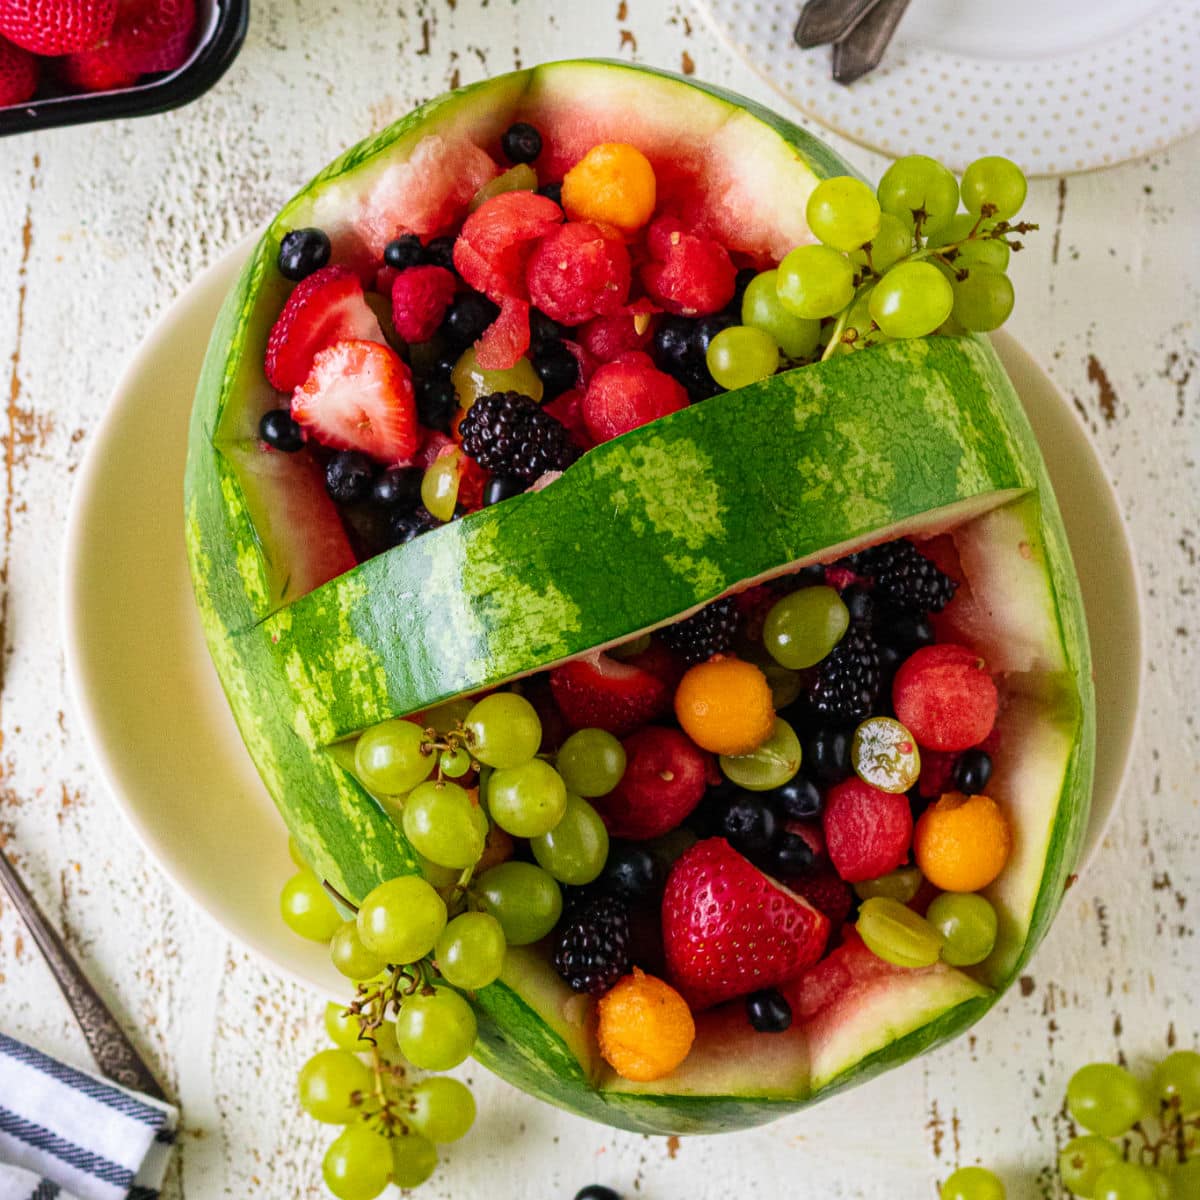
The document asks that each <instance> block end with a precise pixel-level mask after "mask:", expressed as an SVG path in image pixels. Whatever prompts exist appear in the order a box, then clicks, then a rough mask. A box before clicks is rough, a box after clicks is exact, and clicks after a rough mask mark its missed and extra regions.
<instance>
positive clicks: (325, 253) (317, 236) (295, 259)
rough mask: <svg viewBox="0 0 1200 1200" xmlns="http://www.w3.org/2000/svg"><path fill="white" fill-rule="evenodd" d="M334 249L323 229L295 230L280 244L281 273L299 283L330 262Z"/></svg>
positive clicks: (286, 235)
mask: <svg viewBox="0 0 1200 1200" xmlns="http://www.w3.org/2000/svg"><path fill="white" fill-rule="evenodd" d="M332 253H333V247H332V246H330V244H329V236H328V234H326V233H325V231H324V230H322V229H293V230H291V232H290V233H285V234H284V235H283V241H282V242H280V243H279V273H280V274H281V275H282V276H283V277H284V278H285V279H293V280H295V281H296V282H299V281H300V280H301V279H307V278H308V277H309V276H310V275H311V274H312V273H313V272H314V271H319V270H320V269H321V268H322V267H323V266H325V265H326V264H327V263H328V262H329V256H330V254H332Z"/></svg>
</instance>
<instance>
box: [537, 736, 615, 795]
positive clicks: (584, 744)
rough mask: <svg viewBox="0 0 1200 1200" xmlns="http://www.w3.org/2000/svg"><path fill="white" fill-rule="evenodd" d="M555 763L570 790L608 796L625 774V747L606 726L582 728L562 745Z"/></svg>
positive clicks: (583, 793) (577, 793)
mask: <svg viewBox="0 0 1200 1200" xmlns="http://www.w3.org/2000/svg"><path fill="white" fill-rule="evenodd" d="M554 765H555V766H556V767H557V768H558V773H559V774H560V775H561V776H562V777H563V782H564V783H565V784H566V785H567V791H569V792H574V793H575V794H576V795H577V796H584V797H586V798H587V799H589V800H590V799H593V798H594V797H596V796H607V795H608V793H609V792H611V791H612V790H613V788H615V787H616V786H617V784H618V783H620V782H621V776H622V775H624V774H625V747H624V746H622V745H621V743H620V742H619V741H618V740H617V739H616V738H615V737H613V735H612V734H611V733H609V732H607V731H606V730H604V729H580V730H578V731H576V732H575V733H573V734H571V736H570V737H569V738H567V740H566V741H565V742H563V744H562V745H561V746H560V747H559V751H558V757H557V758H556V759H555V760H554Z"/></svg>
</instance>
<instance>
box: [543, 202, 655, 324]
mask: <svg viewBox="0 0 1200 1200" xmlns="http://www.w3.org/2000/svg"><path fill="white" fill-rule="evenodd" d="M631 274H632V268H631V267H630V265H629V251H628V250H626V249H625V243H624V242H621V241H619V240H618V239H617V238H615V237H613V236H611V234H606V233H605V232H604V231H603V230H602V229H600V228H599V227H598V226H596V225H593V224H591V223H590V222H589V221H573V222H571V223H570V224H567V225H560V226H558V227H557V228H556V229H554V230H553V231H552V232H551V233H549V234H547V235H546V237H544V238H543V239H542V240H541V242H540V243H539V244H538V247H537V249H536V250H534V252H533V254H532V255H531V256H530V259H529V265H528V267H527V268H526V272H525V278H526V281H527V282H528V284H529V297H530V299H531V300H532V301H533V303H534V304H535V305H536V306H537V307H538V308H540V309H541V310H542V312H544V313H545V314H546V316H548V317H549V318H550V319H551V320H552V321H558V322H559V323H560V324H562V325H580V324H582V323H583V322H584V321H586V320H588V319H589V318H590V317H596V316H611V315H612V314H613V313H615V312H617V311H618V310H619V309H620V308H621V306H622V305H623V304H624V303H625V300H626V298H627V297H628V295H629V285H630V281H631Z"/></svg>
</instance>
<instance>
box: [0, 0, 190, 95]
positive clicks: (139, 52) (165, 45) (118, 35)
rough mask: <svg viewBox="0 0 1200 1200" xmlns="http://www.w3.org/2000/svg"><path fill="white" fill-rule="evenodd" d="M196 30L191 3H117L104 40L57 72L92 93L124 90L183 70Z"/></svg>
mask: <svg viewBox="0 0 1200 1200" xmlns="http://www.w3.org/2000/svg"><path fill="white" fill-rule="evenodd" d="M2 2H3V0H0V3H2ZM195 28H196V4H195V0H117V16H116V20H115V21H114V22H113V25H112V30H111V32H110V33H109V35H108V36H107V37H106V38H105V39H104V40H103V41H101V42H99V43H98V44H97V45H95V46H93V47H91V48H89V49H86V50H80V51H78V52H77V53H75V54H71V55H68V56H67V57H66V58H65V59H64V60H63V64H62V67H61V69H60V71H61V74H62V76H63V78H64V79H68V80H71V81H73V82H75V83H76V84H77V85H78V86H81V87H85V88H88V89H89V90H92V91H100V90H106V91H107V90H111V89H112V88H115V87H124V86H128V85H129V84H130V83H131V82H133V81H136V80H137V79H138V78H140V77H141V76H142V75H148V74H151V73H153V72H158V71H175V70H178V68H179V67H181V66H183V64H184V63H185V62H187V59H188V56H189V54H191V50H192V42H193V34H194V32H195Z"/></svg>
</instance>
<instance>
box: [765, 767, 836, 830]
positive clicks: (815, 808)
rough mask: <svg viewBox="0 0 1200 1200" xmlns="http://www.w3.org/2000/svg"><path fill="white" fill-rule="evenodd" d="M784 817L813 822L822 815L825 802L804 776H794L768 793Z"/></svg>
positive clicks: (814, 786)
mask: <svg viewBox="0 0 1200 1200" xmlns="http://www.w3.org/2000/svg"><path fill="white" fill-rule="evenodd" d="M767 794H768V795H769V796H770V798H771V800H772V801H773V802H774V803H775V804H777V805H778V806H779V809H780V811H781V812H782V813H783V814H784V816H786V817H789V818H790V819H791V820H793V821H811V820H812V819H813V818H814V817H819V816H820V815H821V809H822V807H823V802H822V800H821V793H820V792H819V791H818V790H817V787H816V785H815V784H814V783H813V782H812V781H811V780H808V779H805V778H804V776H803V775H793V776H792V778H791V779H789V780H788V781H787V783H785V784H783V785H782V786H781V787H777V788H775V789H774V790H773V791H771V792H768V793H767Z"/></svg>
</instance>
